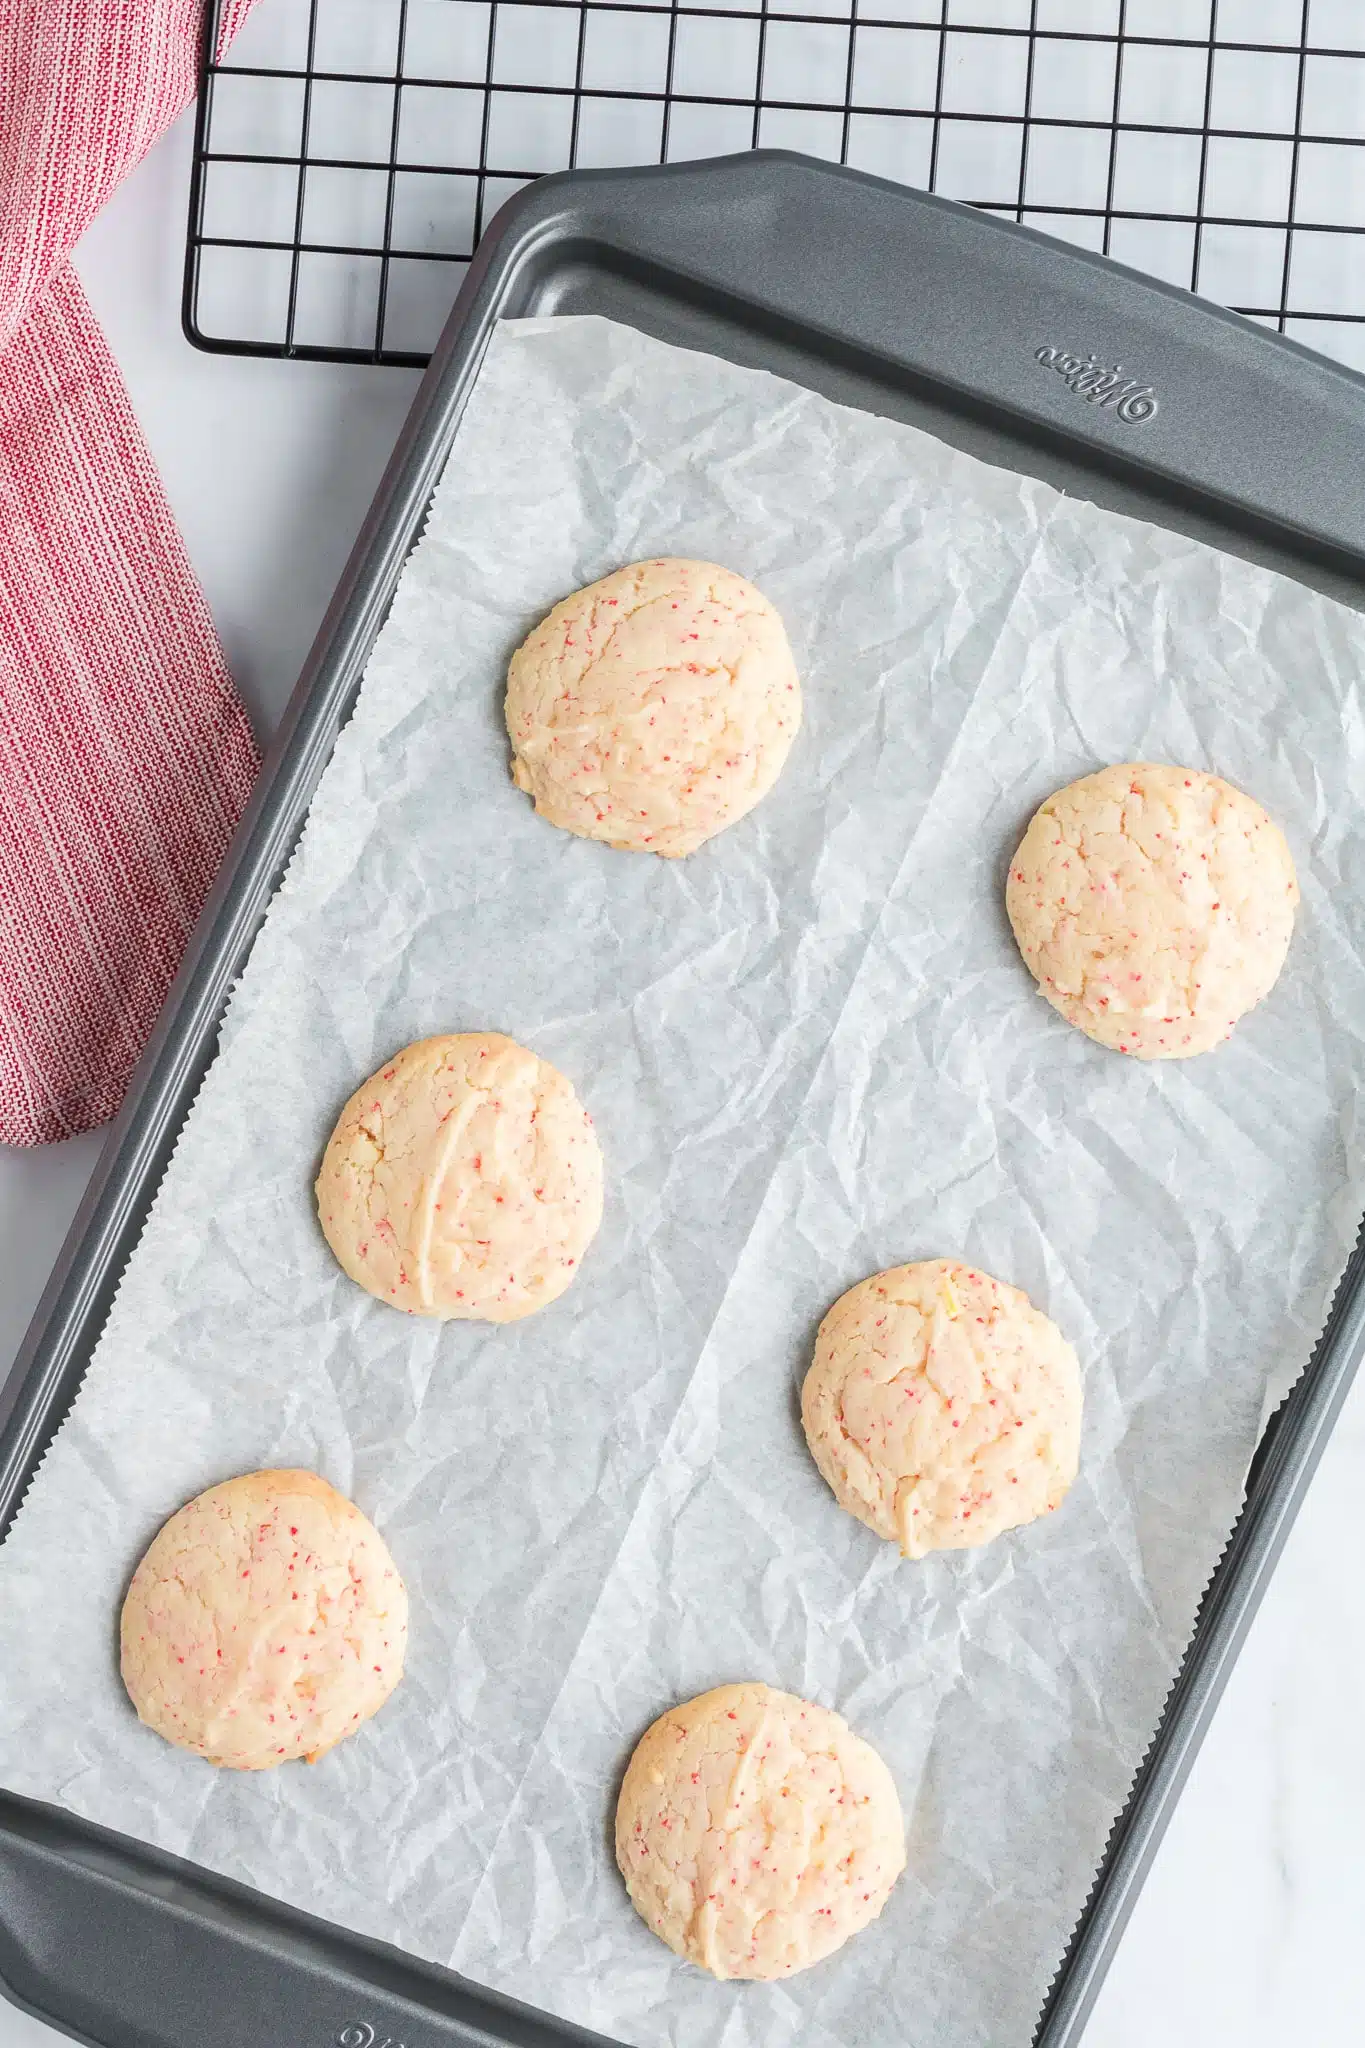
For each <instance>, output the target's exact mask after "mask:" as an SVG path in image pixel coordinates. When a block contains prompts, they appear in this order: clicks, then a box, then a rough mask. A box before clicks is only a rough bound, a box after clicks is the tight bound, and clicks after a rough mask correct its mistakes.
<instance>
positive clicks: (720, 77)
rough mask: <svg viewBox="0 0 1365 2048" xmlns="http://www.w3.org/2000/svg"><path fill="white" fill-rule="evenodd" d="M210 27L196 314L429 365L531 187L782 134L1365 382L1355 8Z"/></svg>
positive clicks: (512, 13) (844, 2)
mask: <svg viewBox="0 0 1365 2048" xmlns="http://www.w3.org/2000/svg"><path fill="white" fill-rule="evenodd" d="M221 6H222V0H210V5H209V7H208V10H207V16H206V26H205V39H204V57H203V81H202V83H203V91H202V92H201V95H200V101H199V112H198V122H197V129H196V138H195V154H194V175H193V183H192V192H191V205H190V227H189V239H188V250H187V260H186V274H185V324H186V329H187V332H188V333H189V334H190V336H191V338H192V339H193V340H195V341H196V342H198V343H199V344H200V345H201V346H203V347H205V348H211V349H221V350H229V351H232V352H236V353H246V354H253V355H270V356H298V357H311V358H319V357H320V358H325V359H333V360H347V361H364V362H382V363H406V364H418V363H422V362H424V361H425V360H426V358H427V355H428V354H429V352H430V349H431V347H432V345H433V343H434V340H435V338H436V335H437V334H438V333H439V331H440V328H441V325H442V323H443V321H444V319H445V316H446V314H447V312H448V311H449V309H450V305H451V303H452V301H453V299H454V296H455V293H456V291H457V289H458V286H459V281H460V278H461V277H462V275H463V272H464V269H465V267H466V265H467V264H468V262H469V259H470V256H471V255H472V253H473V250H474V248H475V246H476V245H477V243H478V240H479V237H480V235H481V234H482V233H483V230H484V228H485V227H486V226H487V224H488V222H489V220H490V219H491V218H492V216H493V214H494V213H495V212H496V211H497V209H498V207H499V206H501V205H502V204H503V203H504V201H505V200H506V199H507V198H509V197H510V196H511V194H512V193H513V192H516V191H518V190H520V188H521V187H522V186H523V185H524V184H525V183H527V182H528V180H530V179H532V178H535V177H537V176H540V175H541V174H542V173H544V172H546V171H552V170H562V169H565V168H567V167H569V166H572V165H579V166H599V167H600V166H608V165H628V164H641V163H655V162H672V161H679V160H682V159H685V158H693V157H703V156H714V155H721V154H725V153H728V152H730V151H734V150H740V149H747V148H756V147H761V146H762V147H775V148H787V149H798V150H804V151H806V152H807V153H808V154H810V155H813V156H818V157H825V158H829V159H832V160H834V161H836V162H839V163H848V164H852V165H854V166H856V167H858V168H861V169H864V170H868V171H873V172H876V173H877V174H878V175H880V176H882V177H887V178H891V179H894V180H897V181H899V182H901V183H904V184H909V185H915V186H920V187H922V188H925V189H927V190H930V191H934V192H938V193H941V194H944V195H946V196H947V197H950V198H954V199H959V200H964V201H966V202H967V203H968V204H969V205H972V206H976V207H980V208H983V209H984V210H985V211H987V212H991V213H997V214H1002V215H1004V216H1005V217H1007V218H1008V219H1011V220H1017V221H1024V222H1027V223H1028V224H1029V225H1031V226H1033V227H1036V228H1041V229H1043V230H1044V231H1045V232H1047V233H1049V234H1053V235H1058V236H1061V237H1063V238H1064V239H1066V240H1068V241H1073V242H1079V243H1082V244H1084V245H1085V246H1086V247H1088V248H1093V249H1099V250H1103V251H1105V252H1106V253H1108V254H1110V255H1113V256H1116V257H1118V258H1120V259H1121V260H1122V261H1124V262H1126V263H1130V264H1132V265H1134V266H1135V267H1136V268H1138V269H1141V270H1145V271H1147V272H1149V273H1151V274H1153V275H1156V276H1158V277H1162V278H1165V279H1167V280H1169V281H1171V282H1173V283H1176V284H1180V285H1184V286H1187V287H1190V288H1191V289H1193V290H1195V291H1198V292H1201V293H1204V294H1206V295H1208V296H1209V297H1211V298H1214V299H1216V300H1218V301H1219V302H1220V303H1222V304H1224V305H1227V306H1231V307H1233V308H1234V309H1235V310H1237V311H1238V312H1241V313H1244V314H1246V315H1247V316H1248V317H1249V318H1250V319H1253V320H1257V321H1260V322H1262V323H1264V324H1266V325H1268V326H1271V327H1273V328H1276V329H1278V330H1279V331H1281V332H1283V333H1287V334H1290V335H1293V336H1294V337H1295V338H1296V339H1298V340H1300V341H1303V342H1306V343H1308V344H1309V345H1310V346H1311V347H1315V348H1318V349H1321V350H1323V351H1324V352H1325V353H1327V354H1329V355H1333V356H1336V357H1338V358H1339V359H1340V360H1343V361H1345V362H1348V363H1350V364H1352V365H1353V366H1355V367H1357V368H1365V261H1362V254H1363V253H1365V252H1362V251H1361V249H1360V247H1359V243H1360V240H1361V238H1362V236H1363V235H1365V4H1362V0H798V4H792V5H778V4H775V0H724V4H720V5H709V4H706V0H629V4H618V0H259V4H258V5H257V7H256V8H255V9H254V10H253V12H252V13H251V15H250V16H249V17H248V19H247V23H246V26H245V28H244V29H243V30H242V31H241V33H240V34H239V35H238V36H237V38H236V40H235V41H234V42H233V43H232V44H231V46H230V47H228V48H227V49H226V50H220V49H219V46H218V44H219V27H218V16H219V13H220V10H221Z"/></svg>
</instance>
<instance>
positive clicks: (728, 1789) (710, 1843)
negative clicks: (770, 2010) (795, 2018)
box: [616, 1683, 905, 1978]
mask: <svg viewBox="0 0 1365 2048" xmlns="http://www.w3.org/2000/svg"><path fill="white" fill-rule="evenodd" d="M616 1861H617V1863H618V1864H619V1866H620V1869H621V1875H622V1876H623V1877H624V1878H625V1881H626V1889H627V1891H628V1892H629V1893H630V1896H631V1900H632V1902H633V1904H634V1906H635V1909H636V1911H637V1912H638V1913H639V1914H640V1917H641V1918H642V1919H643V1920H644V1921H646V1922H647V1924H648V1925H649V1926H650V1927H652V1928H653V1930H654V1932H655V1933H656V1934H657V1935H658V1936H659V1938H660V1940H661V1941H664V1942H667V1944H668V1946H669V1947H670V1948H671V1949H672V1950H673V1952H674V1954H675V1955H679V1956H682V1957H683V1958H684V1959H685V1961H687V1962H689V1963H696V1964H697V1965H699V1967H700V1968H701V1969H703V1970H709V1971H710V1972H711V1974H712V1975H713V1976H715V1977H760V1978H772V1977H790V1976H792V1975H793V1974H794V1973H795V1972H796V1971H797V1970H804V1969H807V1968H808V1967H809V1966H810V1964H812V1963H818V1962H821V1961H823V1959H824V1958H825V1957H826V1956H828V1955H832V1954H833V1953H834V1951H835V1949H837V1948H840V1947H842V1946H843V1944H844V1942H846V1941H847V1940H848V1938H849V1936H850V1935H852V1934H856V1933H858V1931H859V1929H860V1928H863V1927H866V1926H867V1925H868V1923H869V1921H872V1920H875V1919H876V1917H877V1915H878V1914H879V1913H880V1912H881V1910H882V1907H883V1906H884V1905H885V1904H886V1901H887V1899H888V1897H889V1896H890V1893H891V1888H892V1886H893V1885H894V1884H895V1882H896V1879H897V1878H898V1877H899V1876H900V1874H901V1871H902V1870H903V1869H904V1868H905V1824H904V1822H903V1820H902V1818H901V1808H900V1800H899V1799H898V1797H897V1795H896V1787H895V1783H894V1781H893V1779H892V1776H891V1773H890V1771H888V1769H887V1768H886V1765H885V1764H884V1763H883V1762H882V1760H881V1758H880V1757H879V1756H878V1755H877V1752H876V1751H875V1750H874V1749H873V1748H871V1746H870V1745H869V1744H868V1743H866V1742H864V1741H863V1740H862V1738H861V1737H860V1736H857V1735H855V1734H854V1733H853V1732H852V1730H851V1729H850V1728H849V1726H848V1724H847V1722H845V1721H844V1720H842V1719H841V1718H840V1716H839V1715H838V1714H834V1713H831V1712H830V1711H829V1709H828V1708H826V1707H816V1706H812V1705H811V1704H810V1703H809V1702H808V1701H806V1700H802V1699H798V1698H797V1697H796V1696H795V1695H794V1694H792V1693H789V1692H775V1691H774V1690H773V1688H772V1687H771V1686H767V1685H759V1684H755V1683H751V1684H745V1685H723V1686H720V1687H718V1688H717V1690H716V1691H715V1692H706V1693H702V1694H701V1695H700V1697H699V1698H697V1699H694V1700H689V1701H688V1702H687V1704H686V1705H685V1706H680V1707H673V1708H671V1709H670V1710H669V1712H668V1713H666V1714H664V1715H662V1716H661V1717H660V1719H659V1720H657V1721H656V1722H655V1723H654V1725H653V1727H652V1728H649V1729H647V1730H646V1731H645V1733H644V1735H643V1736H641V1738H640V1741H639V1744H638V1746H637V1747H636V1750H635V1754H634V1755H633V1756H632V1758H631V1760H630V1764H629V1766H628V1767H627V1770H626V1775H625V1780H624V1782H623V1783H622V1786H621V1796H620V1798H619V1800H618V1801H617V1805H616Z"/></svg>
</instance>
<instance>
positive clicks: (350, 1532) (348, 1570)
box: [119, 1472, 408, 1771]
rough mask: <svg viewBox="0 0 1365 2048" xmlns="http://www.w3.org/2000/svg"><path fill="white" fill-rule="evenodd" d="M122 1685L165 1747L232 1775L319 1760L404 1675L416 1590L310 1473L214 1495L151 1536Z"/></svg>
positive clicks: (262, 1475) (127, 1632)
mask: <svg viewBox="0 0 1365 2048" xmlns="http://www.w3.org/2000/svg"><path fill="white" fill-rule="evenodd" d="M119 1633H120V1647H121V1658H122V1670H123V1683H124V1684H125V1686H126V1687H127V1688H128V1697H129V1698H130V1699H131V1700H132V1702H133V1705H134V1706H135V1707H136V1708H137V1711H138V1715H139V1718H140V1719H141V1720H143V1721H145V1722H146V1724H147V1726H148V1727H149V1728H154V1729H155V1730H156V1732H157V1734H158V1735H164V1736H165V1738H166V1740H167V1742H173V1743H175V1744H176V1745H177V1747H179V1748H180V1749H190V1750H193V1751H194V1753H195V1754H196V1755H197V1756H201V1757H203V1758H205V1760H206V1761H207V1762H209V1763H211V1764H218V1765H221V1766H222V1767H223V1768H224V1769H226V1770H233V1771H266V1770H270V1769H272V1768H273V1766H274V1765H276V1764H282V1763H288V1762H289V1761H291V1759H293V1758H296V1757H306V1758H307V1760H308V1762H309V1763H316V1762H317V1760H318V1758H319V1757H320V1756H323V1755H325V1754H326V1752H327V1751H328V1750H329V1749H331V1748H333V1746H334V1745H335V1744H336V1743H338V1742H340V1741H342V1740H343V1738H344V1737H345V1736H347V1735H353V1734H354V1733H355V1731H356V1730H357V1728H359V1726H360V1724H361V1722H362V1721H367V1720H369V1718H370V1716H371V1715H372V1714H377V1713H378V1712H379V1709H380V1708H381V1707H382V1706H383V1704H384V1702H385V1700H386V1699H387V1698H388V1696H389V1694H390V1693H391V1692H392V1691H393V1689H394V1687H395V1686H396V1685H397V1683H398V1681H399V1679H400V1678H401V1677H402V1675H403V1652H404V1649H405V1647H406V1644H407V1638H408V1596H407V1592H406V1590H405V1588H404V1585H403V1581H402V1579H401V1578H400V1577H399V1576H398V1571H397V1568H396V1567H395V1565H394V1562H393V1559H392V1558H391V1557H390V1555H389V1552H388V1549H387V1547H386V1545H385V1543H384V1540H383V1538H382V1537H381V1536H380V1534H379V1532H378V1531H377V1530H376V1529H375V1528H374V1526H373V1524H372V1523H370V1522H369V1521H368V1520H367V1519H366V1517H365V1516H364V1515H362V1514H361V1512H360V1509H359V1508H358V1507H355V1506H354V1505H353V1504H352V1503H351V1502H350V1501H348V1500H347V1499H346V1497H345V1496H344V1494H340V1493H338V1492H337V1490H336V1488H335V1487H333V1486H329V1485H328V1484H327V1481H326V1480H325V1479H319V1478H318V1476H317V1474H316V1473H313V1472H250V1473H247V1474H246V1475H245V1477H243V1478H241V1479H228V1480H226V1481H224V1483H223V1484H222V1485H221V1486H211V1487H210V1488H209V1490H208V1492H207V1493H201V1494H199V1495H198V1496H197V1498H196V1499H194V1500H192V1501H190V1502H189V1503H188V1504H187V1505H186V1506H185V1507H183V1508H181V1509H180V1510H179V1511H178V1512H177V1513H176V1514H174V1515H172V1516H171V1518H170V1520H169V1521H168V1522H167V1523H165V1525H164V1526H163V1527H162V1529H161V1530H160V1532H159V1534H158V1535H157V1536H155V1537H154V1538H153V1540H152V1544H151V1547H150V1548H149V1550H148V1551H147V1553H146V1555H145V1557H144V1558H143V1560H142V1562H141V1564H140V1565H139V1566H138V1568H137V1570H136V1571H135V1572H134V1574H133V1581H132V1584H131V1585H130V1586H129V1588H128V1594H127V1598H126V1599H125V1600H124V1603H123V1616H122V1621H121V1624H120V1631H119Z"/></svg>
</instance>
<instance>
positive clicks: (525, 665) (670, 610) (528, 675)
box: [506, 561, 801, 857]
mask: <svg viewBox="0 0 1365 2048" xmlns="http://www.w3.org/2000/svg"><path fill="white" fill-rule="evenodd" d="M506 713H507V731H508V734H509V736H510V738H511V741H512V751H513V755H514V757H515V758H514V762H513V767H512V779H513V781H514V782H515V783H516V785H517V787H518V789H524V790H526V791H527V793H528V794H529V795H530V796H532V797H533V798H534V799H535V806H536V809H537V810H538V811H539V812H540V814H541V816H542V817H545V818H548V819H549V821H550V823H551V824H552V825H560V826H562V827H563V828H564V830H565V831H566V832H576V833H577V834H578V835H579V836H580V837H581V838H583V839H604V840H606V841H607V843H608V845H611V846H617V847H621V848H623V849H629V850H634V851H639V852H645V853H662V854H667V855H669V856H670V857H672V856H677V855H680V854H686V853H691V852H693V851H694V850H695V848H697V847H698V846H700V845H701V844H702V842H703V841H704V840H707V839H710V838H711V837H712V836H713V835H714V834H715V833H717V832H720V831H722V830H723V829H724V827H725V826H726V825H733V824H734V822H735V820H736V819H737V818H742V817H743V816H744V814H745V812H746V811H750V810H752V809H753V807H754V805H755V804H756V803H757V802H758V800H759V798H760V797H762V796H764V795H766V794H767V792H768V791H769V790H770V789H771V788H772V786H773V784H774V783H775V782H776V780H777V778H778V775H779V774H780V773H781V769H782V764H783V762H784V761H785V760H786V758H787V754H788V751H789V750H790V747H791V743H792V741H793V740H794V739H795V737H796V732H797V728H798V727H799V725H800V723H801V685H800V682H799V681H798V679H797V674H796V667H795V664H794V662H793V661H792V654H791V649H790V647H789V646H788V645H787V636H786V633H785V632H784V630H783V626H782V621H781V619H780V618H779V617H778V615H777V613H776V612H775V611H774V609H773V607H772V606H771V605H770V604H769V602H768V600H767V598H766V597H764V596H763V595H762V593H761V592H759V591H757V590H755V589H754V586H753V584H752V583H748V582H746V581H745V579H744V577H742V576H736V575H735V574H734V572H733V570H730V569H720V568H717V567H716V566H715V564H714V563H711V562H686V561H654V562H634V563H632V564H631V565H630V567H629V568H626V569H618V570H616V571H615V573H614V574H613V575H611V576H604V577H603V578H602V580H601V582H600V583H590V584H589V585H588V586H587V588H586V589H585V590H578V591H575V592H574V594H573V596H572V597H566V598H564V599H563V600H562V602H561V603H559V604H557V605H556V606H555V608H554V610H553V611H552V612H551V613H550V614H549V616H548V617H547V618H545V619H542V621H541V623H540V624H539V625H538V626H537V627H536V628H535V629H534V631H533V632H531V633H530V634H528V635H527V637H526V639H525V640H524V641H523V642H522V644H521V646H520V647H519V648H518V649H517V651H516V653H515V654H514V655H513V656H512V661H511V665H510V667H509V668H508V671H507V705H506Z"/></svg>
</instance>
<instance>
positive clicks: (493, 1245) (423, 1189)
mask: <svg viewBox="0 0 1365 2048" xmlns="http://www.w3.org/2000/svg"><path fill="white" fill-rule="evenodd" d="M315 1192H316V1195H317V1202H318V1215H319V1218H320V1219H321V1222H322V1229H323V1234H324V1236H325V1237H326V1239H327V1242H328V1244H329V1245H330V1246H331V1247H332V1250H333V1251H334V1252H335V1254H336V1256H337V1260H338V1262H339V1263H340V1265H341V1266H342V1267H343V1268H344V1270H345V1271H346V1272H347V1273H349V1274H350V1276H351V1278H352V1279H353V1280H356V1281H358V1282H359V1283H360V1285H361V1286H362V1287H365V1288H368V1289H369V1291H370V1293H371V1294H374V1295H377V1296H378V1297H379V1299H380V1300H381V1301H387V1302H389V1303H390V1304H391V1305H392V1306H393V1307H394V1308H401V1309H406V1310H407V1311H408V1313H409V1314H410V1315H418V1316H440V1317H446V1318H448V1317H453V1316H464V1317H474V1318H478V1319H481V1320H482V1321H484V1322H490V1323H510V1322H514V1321H515V1320H516V1319H517V1318H518V1317H519V1316H529V1315H533V1314H534V1313H535V1311H536V1310H537V1309H541V1308H545V1307H546V1306H547V1305H548V1303H550V1302H552V1301H554V1300H555V1299H556V1298H557V1297H558V1296H559V1295H561V1294H562V1293H563V1292H564V1290H565V1288H566V1287H567V1286H568V1285H569V1283H570V1281H571V1280H573V1279H574V1277H575V1276H576V1274H577V1272H578V1262H579V1260H580V1259H581V1258H582V1256H583V1253H584V1252H585V1250H586V1249H587V1247H588V1245H589V1244H590V1243H591V1241H592V1238H593V1236H594V1233H595V1232H596V1230H597V1226H598V1224H599V1223H600V1222H601V1220H602V1155H601V1153H600V1151H599V1150H598V1146H597V1138H596V1135H595V1133H594V1131H593V1128H592V1119H591V1117H590V1116H589V1115H588V1113H587V1111H586V1110H585V1109H584V1108H583V1105H582V1104H581V1103H580V1101H579V1100H578V1097H577V1096H576V1095H575V1094H574V1091H573V1089H572V1087H571V1086H570V1085H569V1083H568V1082H567V1081H566V1080H565V1078H564V1076H563V1075H562V1074H561V1073H560V1072H559V1070H558V1069H557V1068H556V1067H552V1066H551V1065H550V1064H549V1062H548V1061H547V1060H542V1059H538V1058H537V1057H536V1055H535V1053H533V1052H528V1051H527V1050H526V1048H525V1046H522V1045H518V1044H516V1042H515V1041H514V1040H513V1039H510V1038H504V1037H503V1036H502V1034H501V1033H500V1032H497V1031H465V1032H458V1033H455V1034H453V1035H451V1036H448V1037H444V1038H422V1039H419V1040H418V1041H417V1043H416V1044H415V1045H409V1046H407V1047H405V1049H404V1050H403V1051H402V1052H400V1053H399V1054H398V1055H397V1056H396V1057H395V1058H394V1059H391V1060H390V1061H389V1062H388V1064H387V1066H384V1067H382V1068H381V1069H380V1071H379V1072H378V1073H377V1074H372V1075H371V1076H370V1078H369V1080H368V1081H366V1082H365V1084H364V1085H363V1087H360V1088H357V1090H356V1092H355V1094H354V1095H353V1096H352V1097H351V1099H350V1101H349V1102H348V1103H347V1104H346V1107H345V1108H344V1109H343V1110H342V1112H341V1115H340V1117H339V1118H338V1119H337V1126H336V1129H335V1130H334V1131H333V1133H332V1135H331V1138H330V1139H329V1140H328V1144H327V1150H326V1152H325V1153H324V1154H323V1159H322V1169H321V1171H320V1172H319V1174H318V1178H317V1186H316V1189H315Z"/></svg>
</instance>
